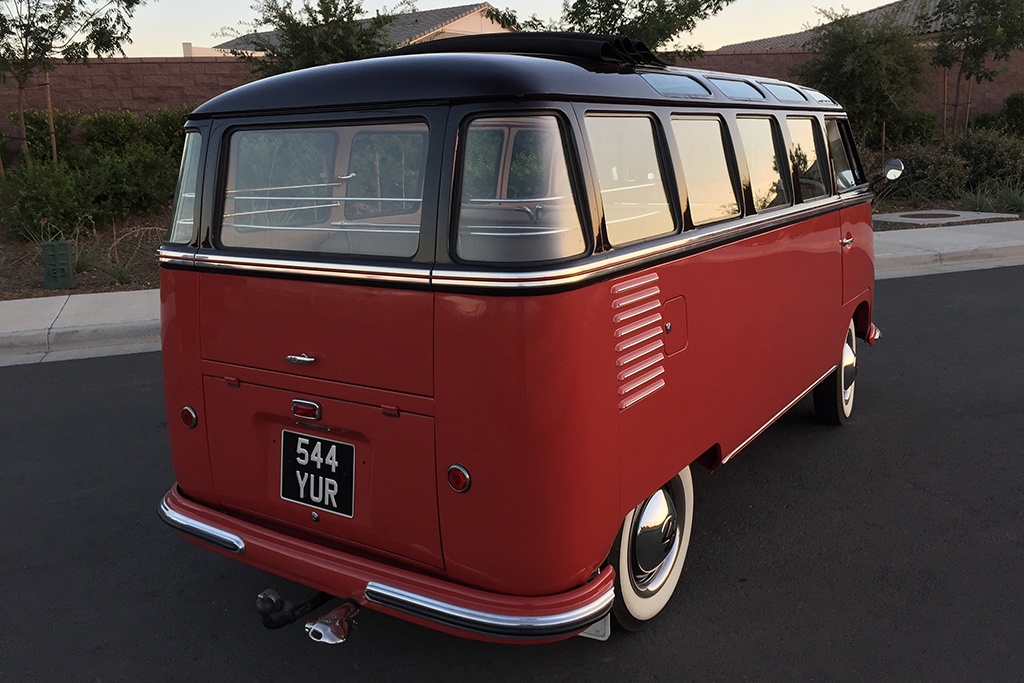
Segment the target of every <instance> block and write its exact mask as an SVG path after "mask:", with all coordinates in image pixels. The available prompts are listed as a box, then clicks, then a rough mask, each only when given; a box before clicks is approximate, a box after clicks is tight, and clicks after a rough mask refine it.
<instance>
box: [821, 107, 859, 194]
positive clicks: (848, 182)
mask: <svg viewBox="0 0 1024 683" xmlns="http://www.w3.org/2000/svg"><path fill="white" fill-rule="evenodd" d="M839 125H840V124H839V121H836V120H835V119H826V120H825V131H826V133H827V134H828V150H829V152H830V153H831V155H832V165H833V166H834V167H835V170H836V187H837V188H838V190H839V191H840V192H846V191H847V190H852V189H853V188H854V187H856V186H857V185H859V184H860V183H862V182H863V178H862V177H861V175H860V173H859V169H858V168H857V166H856V164H854V163H852V160H851V159H850V154H849V153H848V152H847V150H846V145H844V144H843V134H842V132H841V130H840V128H839ZM844 125H845V124H844Z"/></svg>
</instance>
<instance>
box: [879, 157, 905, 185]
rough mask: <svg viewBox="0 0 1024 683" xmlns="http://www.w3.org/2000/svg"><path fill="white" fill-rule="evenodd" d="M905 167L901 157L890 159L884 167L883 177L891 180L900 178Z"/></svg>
mask: <svg viewBox="0 0 1024 683" xmlns="http://www.w3.org/2000/svg"><path fill="white" fill-rule="evenodd" d="M905 168H906V167H905V166H904V165H903V162H902V161H900V160H899V159H889V161H887V162H885V166H883V167H882V177H884V178H885V179H886V180H890V181H892V180H899V178H900V176H901V175H903V171H904V170H905Z"/></svg>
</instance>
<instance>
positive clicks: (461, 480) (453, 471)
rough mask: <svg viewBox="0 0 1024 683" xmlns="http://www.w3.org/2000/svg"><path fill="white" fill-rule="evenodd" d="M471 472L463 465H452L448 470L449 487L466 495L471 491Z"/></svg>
mask: <svg viewBox="0 0 1024 683" xmlns="http://www.w3.org/2000/svg"><path fill="white" fill-rule="evenodd" d="M469 483H470V482H469V472H467V471H466V468H465V467H463V466H462V465H452V466H451V467H449V468H448V485H449V486H451V487H452V490H453V491H455V492H456V493H465V492H466V491H468V490H469Z"/></svg>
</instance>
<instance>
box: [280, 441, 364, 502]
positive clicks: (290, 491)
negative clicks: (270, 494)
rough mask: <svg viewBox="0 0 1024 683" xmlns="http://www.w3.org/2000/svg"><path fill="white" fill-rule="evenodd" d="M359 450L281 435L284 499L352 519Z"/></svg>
mask: <svg viewBox="0 0 1024 683" xmlns="http://www.w3.org/2000/svg"><path fill="white" fill-rule="evenodd" d="M355 467H356V448H355V446H353V445H352V444H350V443H342V442H340V441H329V440H327V439H321V438H320V437H317V436H310V435H309V434H299V433H297V432H289V431H288V430H282V432H281V498H283V499H285V500H290V501H292V502H293V503H299V504H300V505H306V506H308V507H311V508H316V509H317V510H325V511H327V512H333V513H334V514H336V515H341V516H342V517H351V516H352V499H353V497H354V494H355Z"/></svg>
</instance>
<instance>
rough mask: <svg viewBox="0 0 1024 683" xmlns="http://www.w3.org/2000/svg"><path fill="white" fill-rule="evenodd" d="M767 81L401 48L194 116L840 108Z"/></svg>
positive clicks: (263, 86)
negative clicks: (696, 93) (739, 95)
mask: <svg viewBox="0 0 1024 683" xmlns="http://www.w3.org/2000/svg"><path fill="white" fill-rule="evenodd" d="M455 40H456V39H452V40H446V41H434V43H431V44H429V45H431V47H432V48H433V49H437V48H438V47H439V46H440V44H442V43H450V42H455ZM645 61H646V60H645ZM650 74H664V75H676V76H689V77H690V78H691V79H693V80H695V81H697V82H698V83H700V84H701V85H703V90H706V91H707V93H709V95H705V96H702V97H692V96H686V95H667V94H663V93H662V92H659V91H658V90H656V89H655V88H654V87H653V86H652V85H651V84H650V83H649V82H648V78H650ZM645 76H646V77H647V78H645ZM717 76H726V77H727V78H731V79H735V80H746V81H747V82H749V83H753V84H754V85H755V87H757V89H758V90H759V91H760V92H761V93H762V94H763V95H764V99H763V100H759V101H757V102H751V101H747V100H736V99H730V98H728V97H726V96H725V94H724V93H723V92H722V91H721V90H720V89H719V88H718V87H717V86H716V85H714V80H713V79H714V78H716V77H717ZM764 83H770V84H779V83H781V81H775V80H773V79H765V78H753V77H747V76H733V75H727V74H715V73H713V72H708V71H698V70H694V69H682V68H678V67H666V66H654V65H648V64H646V63H644V62H641V60H640V59H635V60H631V63H625V62H617V61H614V60H608V59H606V60H604V61H601V60H598V59H583V58H579V57H576V56H574V55H569V56H557V55H552V54H546V55H544V56H533V55H522V54H496V53H478V52H440V53H436V54H399V55H393V56H381V57H374V58H371V59H364V60H359V61H353V62H346V63H344V64H332V65H330V66H320V67H314V68H312V69H303V70H301V71H294V72H292V73H288V74H282V75H280V76H273V77H271V78H266V79H263V80H260V81H256V82H254V83H250V84H248V85H243V86H241V87H239V88H235V89H234V90H230V91H228V92H226V93H224V94H223V95H220V96H218V97H215V98H213V99H212V100H210V101H209V102H207V103H206V104H203V105H201V106H200V107H199V108H198V109H196V110H195V112H193V114H192V116H193V117H195V118H203V117H208V116H218V115H228V114H237V113H247V114H250V115H251V114H253V113H271V112H284V111H295V110H300V109H301V110H308V109H319V110H330V109H343V108H349V107H365V106H372V105H398V104H416V103H426V102H438V101H456V100H466V99H481V98H482V99H490V100H508V99H513V100H515V99H556V100H619V101H632V102H636V101H650V102H654V103H659V102H660V103H665V102H666V101H677V102H681V103H686V104H700V103H709V104H710V103H713V104H716V105H719V106H722V105H739V106H754V107H757V106H762V107H772V108H779V107H786V108H804V109H827V110H831V111H836V110H838V109H839V106H838V105H837V104H835V103H834V102H831V101H827V102H822V101H819V99H818V98H820V95H818V96H817V97H815V96H814V94H813V93H812V92H811V91H809V90H807V89H806V88H802V87H800V86H793V87H794V88H796V89H797V90H799V91H800V92H803V93H804V94H805V95H806V97H807V99H806V101H801V102H792V101H787V102H781V101H780V100H778V99H776V98H775V96H774V95H773V94H772V93H771V92H770V91H769V90H768V89H766V88H765V87H764V85H763V84H764ZM659 87H661V86H660V85H659ZM662 90H663V91H664V90H665V88H662Z"/></svg>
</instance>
